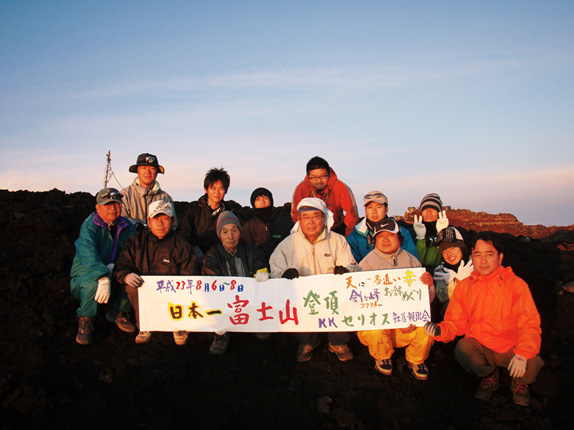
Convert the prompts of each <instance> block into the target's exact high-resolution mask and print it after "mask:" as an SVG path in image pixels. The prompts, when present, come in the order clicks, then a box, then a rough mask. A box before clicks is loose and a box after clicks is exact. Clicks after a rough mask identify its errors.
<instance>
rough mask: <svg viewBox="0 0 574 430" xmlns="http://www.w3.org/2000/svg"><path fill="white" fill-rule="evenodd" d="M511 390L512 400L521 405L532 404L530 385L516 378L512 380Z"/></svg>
mask: <svg viewBox="0 0 574 430" xmlns="http://www.w3.org/2000/svg"><path fill="white" fill-rule="evenodd" d="M510 391H512V401H513V402H514V403H515V404H517V405H520V406H528V405H529V404H530V388H528V385H526V384H521V383H520V382H518V381H517V380H516V379H515V378H512V381H510Z"/></svg>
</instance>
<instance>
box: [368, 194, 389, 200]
mask: <svg viewBox="0 0 574 430" xmlns="http://www.w3.org/2000/svg"><path fill="white" fill-rule="evenodd" d="M381 197H385V195H384V194H383V193H374V194H365V200H371V199H380V198H381Z"/></svg>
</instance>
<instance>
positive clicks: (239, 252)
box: [201, 211, 269, 355]
mask: <svg viewBox="0 0 574 430" xmlns="http://www.w3.org/2000/svg"><path fill="white" fill-rule="evenodd" d="M216 232H217V237H218V238H219V241H218V242H217V243H216V244H215V245H214V246H213V247H212V248H211V249H210V250H209V251H207V254H205V257H204V258H203V265H202V266H201V274H202V275H209V276H241V277H254V278H255V279H256V280H257V281H258V282H265V281H266V280H267V279H269V271H268V270H267V267H266V261H265V258H264V257H263V253H262V252H261V251H260V250H259V249H258V248H256V247H255V246H253V245H251V244H249V243H245V242H244V241H243V240H242V239H241V223H240V222H239V219H237V217H236V216H235V215H234V214H233V213H232V212H229V211H223V212H221V213H220V214H219V216H218V217H217V226H216ZM257 337H259V338H260V339H267V338H268V337H269V334H268V333H260V334H258V336H257ZM228 345H229V333H226V332H224V331H217V332H215V333H214V336H213V342H212V343H211V345H210V346H209V353H210V354H212V355H222V354H223V353H224V352H225V350H226V349H227V346H228Z"/></svg>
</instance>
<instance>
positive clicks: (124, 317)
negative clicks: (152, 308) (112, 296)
mask: <svg viewBox="0 0 574 430" xmlns="http://www.w3.org/2000/svg"><path fill="white" fill-rule="evenodd" d="M106 320H108V321H109V322H111V323H115V324H116V325H117V326H118V328H119V329H120V330H121V331H125V332H126V333H135V331H136V330H137V328H136V326H135V325H134V323H132V322H131V321H130V316H129V314H128V313H127V312H122V311H118V310H115V309H110V310H109V311H108V313H107V314H106Z"/></svg>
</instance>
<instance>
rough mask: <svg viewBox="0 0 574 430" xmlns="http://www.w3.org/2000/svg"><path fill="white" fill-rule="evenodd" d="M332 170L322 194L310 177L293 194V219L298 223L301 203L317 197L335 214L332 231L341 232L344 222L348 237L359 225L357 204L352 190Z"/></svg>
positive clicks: (306, 177)
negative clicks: (306, 199)
mask: <svg viewBox="0 0 574 430" xmlns="http://www.w3.org/2000/svg"><path fill="white" fill-rule="evenodd" d="M330 169H331V170H330V173H329V182H328V183H327V186H326V187H325V189H324V190H323V191H321V192H318V191H317V190H315V187H313V185H312V184H311V181H310V180H309V177H308V176H305V179H304V180H303V181H301V182H300V183H299V185H297V188H295V192H294V193H293V202H292V203H291V217H292V218H293V222H294V223H295V222H297V221H298V220H299V214H298V213H297V205H298V204H299V202H300V201H301V200H303V199H304V198H306V197H317V198H319V199H321V200H323V201H324V202H325V203H326V204H327V209H329V210H330V211H331V212H333V216H334V220H335V222H334V223H333V227H331V230H332V231H339V228H340V226H341V225H342V224H343V221H344V222H345V234H344V236H348V235H349V234H351V232H352V231H353V227H355V226H356V225H357V224H358V223H359V215H358V211H357V203H356V202H355V196H354V195H353V192H352V191H351V189H350V188H349V187H348V186H347V185H345V183H344V182H343V181H340V180H339V179H337V174H336V173H335V171H334V170H333V168H332V167H331V168H330ZM343 211H345V214H343Z"/></svg>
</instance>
